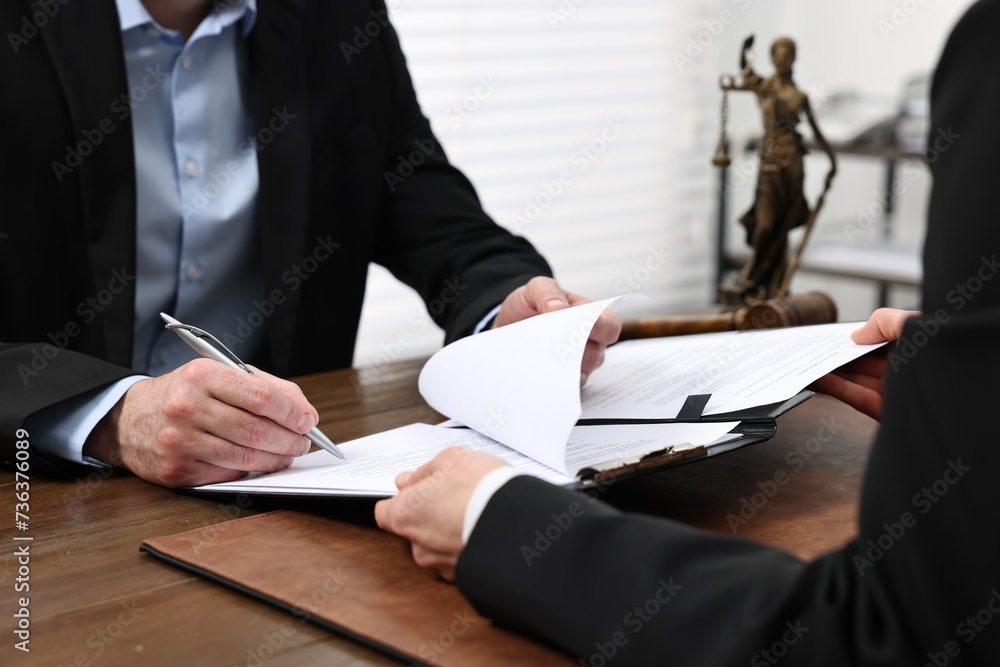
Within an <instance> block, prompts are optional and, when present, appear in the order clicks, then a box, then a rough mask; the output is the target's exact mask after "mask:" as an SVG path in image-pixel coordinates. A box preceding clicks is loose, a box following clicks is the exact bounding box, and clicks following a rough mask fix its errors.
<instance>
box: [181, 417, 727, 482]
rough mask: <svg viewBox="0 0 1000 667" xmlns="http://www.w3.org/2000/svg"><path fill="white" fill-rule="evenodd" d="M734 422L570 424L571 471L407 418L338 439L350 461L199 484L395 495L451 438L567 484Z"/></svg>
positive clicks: (691, 442) (711, 435)
mask: <svg viewBox="0 0 1000 667" xmlns="http://www.w3.org/2000/svg"><path fill="white" fill-rule="evenodd" d="M733 426H735V422H733V423H728V424H723V423H720V424H648V425H646V424H644V425H638V424H635V425H632V424H630V425H627V426H578V427H576V428H574V429H573V431H572V433H571V436H570V442H569V445H568V447H567V457H568V458H571V460H573V461H574V463H573V465H572V466H571V469H572V471H573V475H567V474H564V473H562V472H558V471H555V470H552V469H551V468H549V467H547V466H545V465H543V464H541V463H539V462H538V461H535V460H533V459H531V458H528V457H527V456H524V455H523V454H521V453H520V452H517V451H515V450H513V449H511V448H510V447H507V446H505V445H502V444H500V443H499V442H497V441H496V440H493V439H491V438H488V437H486V436H484V435H482V434H480V433H477V432H475V431H472V430H469V429H455V428H444V427H441V426H430V425H428V424H410V425H409V426H403V427H401V428H396V429H393V430H391V431H385V432H383V433H377V434H375V435H370V436H368V437H365V438H359V439H358V440H352V441H350V442H345V443H341V444H340V445H339V446H340V448H341V449H342V451H343V452H344V454H346V455H347V458H348V460H347V461H341V460H340V459H338V458H336V457H334V456H333V455H331V454H329V453H327V452H324V451H318V452H313V453H312V454H307V455H305V456H303V457H301V458H298V459H296V460H295V462H294V463H292V465H291V467H290V468H287V469H285V470H280V471H278V472H274V473H269V474H258V475H252V476H249V477H246V478H244V479H241V480H237V481H235V482H224V483H221V484H209V485H206V486H200V487H197V488H196V490H198V491H214V492H226V493H240V492H242V493H275V494H304V495H338V496H351V495H358V496H374V497H380V496H385V497H388V496H392V495H395V494H396V483H395V480H396V476H397V475H398V474H399V473H401V472H405V471H409V470H415V469H417V468H419V467H420V466H422V465H423V464H424V463H427V462H428V461H430V460H431V459H432V458H434V457H435V456H436V455H437V454H438V453H439V452H441V451H442V450H444V449H447V448H448V447H451V446H453V445H458V446H460V447H465V448H466V449H469V450H472V451H478V452H486V453H487V454H492V455H494V456H497V457H499V458H501V459H503V460H504V461H506V462H507V463H508V464H509V465H511V466H513V467H514V469H515V470H517V471H518V472H519V473H521V474H523V475H531V476H533V477H538V478H540V479H544V480H546V481H548V482H551V483H553V484H560V485H566V484H569V483H571V482H573V481H574V480H575V474H576V472H578V471H579V469H581V468H584V467H586V466H587V465H593V464H594V463H595V462H604V461H609V460H612V459H617V458H625V457H634V456H639V455H641V454H645V453H647V452H650V451H658V450H662V449H667V448H668V447H671V446H678V447H680V448H688V447H692V446H698V445H700V444H706V443H709V442H712V441H713V440H715V439H717V438H718V437H719V436H721V435H723V434H724V433H725V432H726V431H728V430H729V429H731V428H732V427H733Z"/></svg>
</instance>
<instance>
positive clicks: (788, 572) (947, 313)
mask: <svg viewBox="0 0 1000 667" xmlns="http://www.w3.org/2000/svg"><path fill="white" fill-rule="evenodd" d="M998 34H1000V1H998V0H984V1H983V2H980V3H978V4H976V5H975V6H974V7H973V8H972V9H971V10H970V12H969V13H968V15H967V16H966V17H965V18H964V19H963V20H962V21H961V22H960V24H959V25H958V27H957V28H956V30H955V32H954V34H953V36H952V38H951V40H950V42H949V43H948V46H947V48H946V49H945V52H944V54H943V57H942V59H941V61H940V64H939V67H938V70H937V73H936V77H935V81H934V86H933V94H932V109H933V111H932V130H931V137H930V151H929V154H928V159H929V161H930V162H931V169H932V172H933V177H934V189H933V196H932V199H931V204H930V211H929V216H930V217H929V229H928V234H927V239H926V247H925V251H924V267H925V276H924V286H923V309H924V313H925V315H924V316H923V317H921V318H919V319H913V320H911V321H909V323H908V324H907V326H906V328H905V331H904V334H903V337H902V339H901V341H900V344H899V345H898V346H897V347H896V350H895V352H894V356H893V357H891V359H892V370H891V372H890V374H889V377H888V382H887V388H886V392H885V394H886V395H885V411H884V420H883V423H882V427H881V429H880V431H879V433H878V437H877V440H876V442H875V444H874V448H873V449H872V452H871V458H870V461H869V466H868V470H867V473H866V478H865V484H864V489H863V497H862V500H861V515H860V526H859V531H860V536H859V537H858V538H857V539H856V540H854V541H853V542H851V543H850V544H848V545H847V546H845V547H844V548H843V549H841V550H839V551H836V552H833V553H830V554H827V555H826V556H823V557H821V558H818V559H817V560H815V561H814V562H810V563H806V562H801V561H799V560H798V559H796V558H794V557H792V556H791V555H789V554H787V553H784V552H781V551H778V550H775V549H772V548H770V547H767V546H763V545H761V544H757V543H753V542H749V541H746V540H742V539H737V538H734V537H727V536H721V535H712V534H707V533H704V532H701V531H697V530H693V529H691V528H688V527H686V526H683V525H680V524H677V523H673V522H669V521H663V520H659V519H653V518H649V517H644V516H638V515H625V514H621V513H619V512H617V511H616V510H614V509H612V508H611V507H608V506H607V505H604V504H601V503H595V504H593V505H591V504H587V503H586V502H584V503H580V504H581V505H582V506H583V508H584V510H583V515H582V516H581V517H580V518H576V519H573V521H572V524H571V526H570V527H569V528H567V529H566V530H563V531H560V532H561V535H560V536H559V538H558V539H557V540H555V541H553V542H552V545H551V547H550V548H549V549H548V550H547V551H546V552H544V553H542V554H541V555H540V557H537V558H533V559H532V562H531V565H530V566H528V565H527V563H526V558H525V557H524V555H523V554H522V553H521V546H522V545H533V544H534V543H535V540H536V535H535V532H534V531H535V530H539V529H540V530H542V531H544V530H545V528H546V527H547V526H550V525H551V524H553V523H554V521H555V520H554V519H553V517H552V515H553V514H556V515H559V514H566V513H567V508H568V507H569V506H570V505H571V503H573V502H575V501H576V502H579V500H580V497H579V496H577V495H575V494H572V493H570V492H568V491H565V490H562V489H558V488H555V487H552V486H549V485H546V484H544V483H542V482H540V481H537V480H534V479H531V478H527V477H518V478H515V479H514V480H512V481H511V482H509V483H508V484H507V485H506V486H504V487H503V488H502V489H501V490H500V491H499V492H498V493H497V495H496V496H494V497H493V499H492V500H491V502H490V503H489V504H488V506H487V507H486V509H485V511H484V513H483V515H482V518H481V519H480V521H479V523H478V524H477V526H476V529H475V531H474V532H473V533H472V536H471V538H470V541H469V543H468V545H467V547H466V548H465V551H464V553H463V554H462V556H461V557H460V559H459V562H458V569H457V579H458V584H459V586H460V587H461V590H462V592H463V593H464V594H465V595H466V596H468V598H469V599H470V600H471V601H472V602H473V603H474V604H475V606H476V608H477V609H479V610H480V611H481V612H482V613H484V614H485V615H487V616H490V617H491V618H494V619H496V620H498V621H500V622H502V623H505V624H507V625H510V626H512V627H514V628H517V629H519V630H522V631H525V632H529V633H532V634H535V635H537V636H540V637H542V638H545V639H548V640H550V641H551V642H553V643H555V644H557V645H559V646H561V647H563V648H564V649H566V650H567V651H569V652H570V653H571V654H572V655H573V656H575V657H578V658H581V659H582V660H583V661H584V663H582V664H590V665H595V666H597V665H602V664H607V665H611V666H624V665H640V664H641V665H678V666H682V665H697V666H699V667H714V666H723V665H726V666H728V665H747V664H749V665H751V666H752V667H753V666H763V665H774V664H777V665H781V666H784V667H793V666H795V665H810V666H813V665H899V666H903V665H906V666H907V667H920V666H921V665H925V664H930V665H945V664H948V665H959V664H961V665H982V666H985V665H996V664H1000V523H998V520H997V514H996V511H997V507H998V503H997V500H998V494H997V488H998V484H1000V445H998V437H997V427H996V425H995V424H994V423H993V419H994V418H995V416H996V414H997V403H998V398H1000V391H998V389H997V382H998V378H1000V276H998V272H1000V264H998V257H1000V197H998V196H997V177H998V174H1000V168H998V162H1000V87H998V86H997V84H996V80H995V77H996V76H997V72H1000V49H998V48H997V45H996V36H997V35H998ZM942 320H947V321H946V322H945V323H944V324H941V323H940V322H941V321H942ZM817 493H822V490H821V489H817ZM563 522H564V523H565V517H563ZM553 534H555V532H554V531H553ZM872 545H874V547H873V546H872ZM667 599H669V602H666V600H667ZM647 601H653V602H649V603H648V605H647ZM636 607H639V608H641V610H640V611H639V612H636V611H635V608H636ZM651 612H655V613H651ZM643 614H645V615H646V618H645V619H644V618H643ZM616 639H617V640H618V641H617V642H616ZM619 644H622V645H619ZM764 651H767V653H766V654H765V653H764ZM608 654H614V657H613V658H605V656H606V655H608ZM594 656H596V657H594Z"/></svg>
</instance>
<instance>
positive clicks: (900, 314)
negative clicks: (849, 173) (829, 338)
mask: <svg viewBox="0 0 1000 667" xmlns="http://www.w3.org/2000/svg"><path fill="white" fill-rule="evenodd" d="M919 314H920V312H919V311H915V310H898V309H895V308H879V309H878V310H876V311H875V312H874V313H872V316H871V317H870V318H868V321H867V322H865V324H864V325H863V326H862V327H861V328H860V329H858V330H857V331H855V332H854V333H852V334H851V339H852V340H853V341H854V342H855V343H857V344H859V345H872V344H876V343H884V342H886V341H891V340H899V337H900V336H901V335H902V333H903V325H904V324H905V323H906V320H908V319H909V318H911V317H915V316H917V315H919Z"/></svg>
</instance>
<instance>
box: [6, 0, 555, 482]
mask: <svg viewBox="0 0 1000 667" xmlns="http://www.w3.org/2000/svg"><path fill="white" fill-rule="evenodd" d="M52 6H56V7H58V11H57V12H55V15H54V16H52V17H51V18H49V19H47V21H46V24H45V25H44V26H42V27H41V28H38V29H36V30H32V29H30V28H26V27H25V25H26V24H25V23H24V17H29V20H31V17H32V16H34V15H35V13H36V12H42V14H41V15H42V16H43V17H44V16H45V8H44V7H42V6H41V5H39V4H36V3H35V2H32V3H31V4H29V3H28V2H25V1H21V2H5V3H2V4H0V28H2V33H3V34H4V35H7V34H8V32H11V33H14V34H16V35H18V36H19V39H15V40H14V41H13V42H12V45H11V47H10V48H8V46H7V45H6V44H5V46H4V48H3V49H0V81H2V82H3V86H4V94H3V96H2V101H0V146H3V159H2V160H0V209H2V218H0V233H2V234H5V236H3V237H0V304H2V307H0V397H2V398H0V443H2V446H0V459H5V460H8V461H9V460H10V458H11V456H12V451H13V446H14V431H15V429H16V428H17V427H19V426H21V425H23V424H25V422H26V421H27V420H28V419H29V418H30V417H31V416H32V415H33V414H35V413H37V412H39V411H40V410H43V409H45V408H47V407H49V406H52V405H54V404H56V403H58V402H60V401H63V400H65V399H68V398H71V397H74V396H78V395H80V394H82V393H84V392H87V391H91V390H95V389H98V388H100V387H103V386H105V385H107V384H109V383H110V382H113V381H114V380H116V379H119V378H121V377H122V376H125V375H127V374H129V373H130V372H131V371H130V370H129V368H128V367H129V366H130V364H131V359H132V335H133V317H134V298H135V281H134V279H133V280H129V279H128V276H130V275H131V276H134V275H135V241H136V210H135V208H136V187H135V167H134V156H133V143H132V129H131V124H130V117H129V116H128V115H127V105H126V104H123V102H122V99H123V97H122V96H123V94H126V93H127V91H128V84H127V79H126V71H125V65H124V59H123V54H122V41H121V33H120V29H119V22H118V16H117V11H116V8H115V3H114V2H112V0H96V1H93V2H70V3H67V4H59V3H52ZM258 11H259V13H258V17H257V23H256V25H255V26H254V29H253V31H252V32H251V34H250V37H249V40H250V72H251V80H252V83H251V90H252V93H251V99H250V100H249V101H248V103H249V104H250V105H251V108H252V112H253V116H254V120H255V125H256V127H257V128H261V129H263V128H267V127H268V124H269V123H270V122H271V119H272V118H273V117H274V116H275V115H276V114H281V115H282V117H283V118H284V119H286V121H287V126H286V127H285V128H284V129H283V130H282V131H281V132H279V133H277V134H275V135H274V138H273V140H271V141H270V143H268V144H267V145H266V147H265V148H264V150H262V151H260V152H259V153H258V167H259V172H260V190H259V193H258V199H257V217H258V221H259V228H260V244H261V248H262V252H263V266H261V271H262V272H263V274H264V276H265V279H266V284H267V292H268V293H271V292H272V290H275V289H279V290H282V292H283V294H284V295H285V296H286V297H287V301H286V302H285V303H283V304H282V305H281V306H279V307H278V308H277V309H276V311H275V313H274V314H273V316H272V317H271V318H270V319H269V322H268V324H269V333H270V335H269V341H268V346H267V354H266V355H265V356H264V357H263V358H258V359H250V360H248V361H250V362H252V363H255V364H257V365H259V366H261V367H262V368H265V369H268V370H271V371H273V372H275V373H276V374H278V375H282V376H294V375H299V374H304V373H313V372H318V371H323V370H328V369H333V368H341V367H346V366H349V365H350V364H351V360H352V355H353V350H354V342H355V336H356V331H357V324H358V319H359V315H360V310H361V302H362V298H363V296H364V292H365V276H366V271H367V268H368V264H369V262H378V263H380V264H383V265H385V266H386V267H388V268H389V269H390V270H391V271H392V272H393V273H394V274H395V275H396V276H397V277H398V278H400V279H401V280H403V281H404V282H406V283H407V284H409V285H411V286H412V287H413V288H415V289H416V290H417V291H418V292H419V293H420V295H421V296H422V297H423V298H424V300H425V302H426V303H428V304H430V305H431V308H430V310H431V313H432V315H433V317H434V319H435V321H436V322H437V323H438V324H439V325H441V326H442V327H443V328H444V329H445V331H446V334H447V338H448V339H449V340H452V339H454V338H456V337H458V336H461V335H463V334H465V333H468V332H469V331H470V330H471V328H472V327H473V326H474V325H475V323H476V322H477V321H478V320H479V319H480V318H481V317H482V316H483V315H484V314H485V313H486V312H487V311H488V310H489V309H490V308H492V307H493V306H495V305H496V304H497V303H499V302H500V301H501V300H502V299H503V298H504V297H505V296H506V295H507V294H508V293H509V292H510V291H511V290H513V289H514V288H516V287H517V286H518V285H520V284H523V283H524V282H526V281H527V280H528V279H530V278H531V277H533V276H536V275H550V273H549V267H548V266H547V265H546V263H545V261H544V260H543V259H542V258H541V257H540V256H539V255H538V254H537V253H536V252H535V251H534V249H533V248H532V247H531V246H530V244H528V243H527V242H526V241H525V240H523V239H521V238H518V237H514V236H512V235H510V234H508V233H507V232H505V231H504V230H502V229H501V228H499V227H497V226H496V225H495V224H494V223H493V222H492V221H491V220H490V219H489V217H488V216H487V215H486V214H485V213H484V212H483V210H482V207H481V206H480V203H479V201H478V199H477V197H476V194H475V192H474V190H473V188H472V186H471V184H470V183H469V182H468V180H466V178H465V177H464V176H463V175H462V174H461V173H460V172H458V171H457V170H455V169H454V168H453V167H452V166H451V165H450V164H449V163H448V161H447V159H446V157H445V155H444V152H443V151H442V149H441V146H440V145H439V144H438V143H437V141H436V140H435V139H434V137H433V135H432V133H431V131H430V125H429V123H428V122H427V120H426V118H424V116H423V115H422V114H421V112H420V109H419V107H418V104H417V100H416V97H415V95H414V91H413V87H412V84H411V81H410V77H409V74H408V73H407V70H406V65H405V62H404V59H403V55H402V53H401V52H400V49H399V44H398V40H397V37H396V34H395V33H394V31H393V29H392V27H391V26H390V25H389V24H388V22H387V20H386V19H387V17H386V14H385V6H384V3H383V2H382V0H340V1H338V2H325V1H323V0H260V2H259V3H258ZM49 13H52V10H51V8H50V9H49ZM37 22H38V23H41V21H40V20H39V21H37ZM359 29H360V30H359ZM373 34H374V35H375V36H374V37H372V36H371V35H373ZM359 35H360V36H361V37H359ZM5 41H9V38H8V39H5ZM345 45H346V46H345ZM125 99H126V100H127V98H125ZM291 116H294V118H291ZM109 128H110V129H109ZM265 138H266V137H265ZM81 142H83V144H82V145H81ZM70 148H72V149H73V150H74V152H77V153H78V154H80V155H83V153H84V152H86V153H88V154H87V155H86V156H84V157H83V158H82V161H81V163H80V164H79V166H76V167H75V168H73V169H72V170H71V171H70V172H69V173H65V171H64V170H62V169H60V168H54V166H53V163H55V162H59V163H63V164H65V165H70V166H72V165H73V164H74V163H75V159H73V158H71V159H69V160H68V159H67V155H68V153H69V149H70ZM401 164H407V165H409V166H413V167H414V168H413V173H410V170H409V168H408V166H401ZM317 239H323V241H324V242H325V243H328V244H329V243H333V244H339V247H338V248H337V249H336V250H335V251H334V253H333V257H332V258H331V260H329V261H325V262H323V263H322V264H320V265H319V268H318V269H317V270H316V271H315V272H314V273H312V274H311V275H310V276H309V279H308V280H306V281H303V282H302V283H301V285H300V286H299V287H298V288H297V289H295V288H294V287H293V284H294V282H289V281H288V276H287V274H286V272H288V271H289V270H290V269H291V268H292V267H293V265H295V264H299V263H301V262H302V260H303V258H305V257H307V256H309V255H310V254H311V253H312V251H313V249H314V248H315V247H316V246H317V245H318V242H317ZM116 273H117V274H119V275H118V279H117V282H114V283H112V282H111V281H112V279H113V278H115V276H116ZM283 275H285V276H286V278H285V279H284V280H283V278H282V276H283ZM109 284H110V286H111V287H112V288H113V291H115V290H116V291H118V292H119V293H118V294H114V295H113V298H111V300H110V303H108V304H107V305H106V306H105V305H103V304H102V300H101V299H102V298H103V300H104V301H107V297H108V296H109V295H110V294H111V293H110V292H105V293H103V296H102V290H106V289H107V288H108V287H109ZM123 284H124V289H121V287H122V285H123ZM456 293H457V297H456V296H455V295H456ZM88 299H98V301H97V302H96V304H97V306H96V307H95V306H93V305H92V304H88V301H87V300H88ZM67 331H69V332H71V335H70V334H69V333H67ZM46 344H48V345H49V347H45V345H46ZM49 357H51V358H49ZM33 371H34V372H37V374H35V373H34V372H33ZM46 463H52V464H55V465H58V462H53V461H48V460H47V459H46V458H45V457H44V456H42V455H41V453H38V452H36V453H35V458H34V462H33V468H32V469H33V470H35V471H40V470H42V469H43V468H44V467H46V466H45V464H46Z"/></svg>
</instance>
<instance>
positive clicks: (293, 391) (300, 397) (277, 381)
mask: <svg viewBox="0 0 1000 667" xmlns="http://www.w3.org/2000/svg"><path fill="white" fill-rule="evenodd" d="M250 368H252V369H253V372H254V374H255V375H257V376H259V377H262V378H264V379H265V380H267V381H268V382H270V383H271V384H273V385H274V386H275V387H277V388H278V391H280V392H281V393H282V394H284V395H285V396H287V397H288V398H290V399H292V400H293V401H295V402H297V403H299V404H300V405H302V406H304V407H305V409H306V411H307V412H310V413H311V414H312V416H313V418H315V420H316V422H317V423H318V422H319V411H318V410H316V408H315V407H313V405H312V403H310V402H309V399H308V398H306V395H305V394H304V393H302V387H300V386H299V385H297V384H295V383H294V382H291V381H290V380H285V379H282V378H280V377H278V376H277V375H271V374H270V373H268V372H267V371H262V370H260V369H259V368H255V367H254V366H250Z"/></svg>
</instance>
